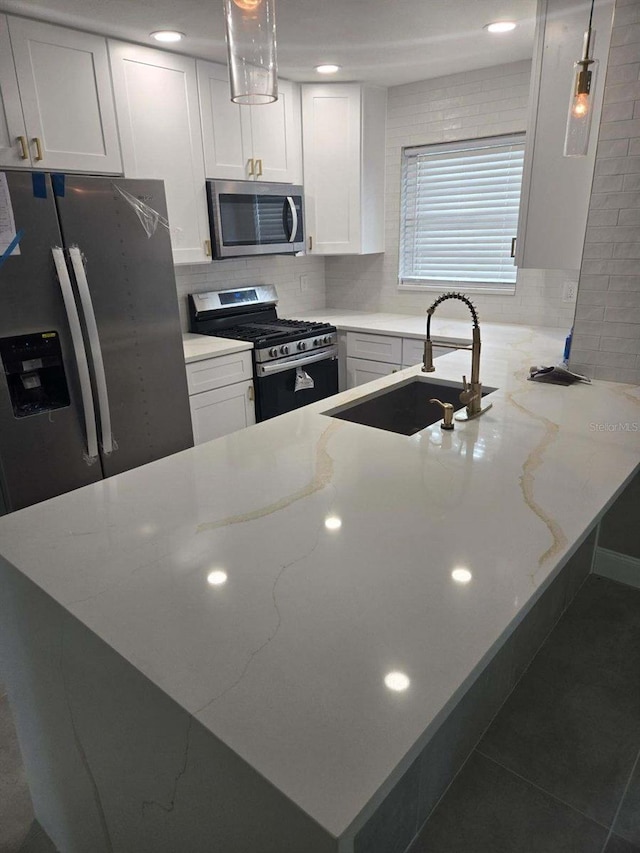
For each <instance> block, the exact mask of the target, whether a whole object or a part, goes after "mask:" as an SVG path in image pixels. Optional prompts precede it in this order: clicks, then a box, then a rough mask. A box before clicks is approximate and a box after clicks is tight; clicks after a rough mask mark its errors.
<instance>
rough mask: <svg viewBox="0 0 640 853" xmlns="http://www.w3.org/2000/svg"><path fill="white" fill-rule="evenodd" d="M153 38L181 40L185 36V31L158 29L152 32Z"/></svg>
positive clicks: (157, 39) (158, 39)
mask: <svg viewBox="0 0 640 853" xmlns="http://www.w3.org/2000/svg"><path fill="white" fill-rule="evenodd" d="M151 38H154V39H155V40H156V41H165V42H167V41H181V40H182V39H183V38H184V33H179V32H178V31H177V30H156V31H155V32H154V33H151Z"/></svg>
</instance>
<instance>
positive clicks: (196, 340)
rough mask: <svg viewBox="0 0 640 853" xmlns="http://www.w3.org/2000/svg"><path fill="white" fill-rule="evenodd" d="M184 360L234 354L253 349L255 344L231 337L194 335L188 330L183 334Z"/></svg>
mask: <svg viewBox="0 0 640 853" xmlns="http://www.w3.org/2000/svg"><path fill="white" fill-rule="evenodd" d="M182 347H183V349H184V360H185V362H186V363H187V364H190V363H191V362H192V361H204V359H205V358H217V356H219V355H232V354H233V353H234V352H243V351H244V350H248V349H253V344H251V343H247V341H234V340H232V339H230V338H216V337H212V336H211V335H194V334H193V333H192V332H186V333H185V334H183V335H182Z"/></svg>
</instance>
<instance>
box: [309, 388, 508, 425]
mask: <svg viewBox="0 0 640 853" xmlns="http://www.w3.org/2000/svg"><path fill="white" fill-rule="evenodd" d="M462 390H463V386H462V383H461V382H443V381H440V380H438V379H422V378H421V377H412V378H411V379H407V380H405V381H404V382H400V383H398V384H397V385H393V386H392V387H391V388H385V389H383V390H382V391H377V392H374V393H373V394H370V395H368V396H366V397H360V398H359V399H358V400H355V401H354V402H352V403H346V404H345V405H343V406H338V407H337V408H335V409H331V410H329V411H327V412H324V414H325V415H329V416H330V417H332V418H339V419H340V420H343V421H351V422H352V423H356V424H363V425H364V426H370V427H375V428H376V429H384V430H387V431H388V432H397V433H400V435H414V434H415V433H416V432H420V430H421V429H424V428H425V427H427V426H430V425H431V424H435V423H437V422H438V421H440V420H442V409H441V408H440V406H438V405H437V403H431V402H429V401H430V400H431V399H432V398H433V397H435V398H437V399H438V400H441V401H442V402H443V403H451V404H452V405H453V407H454V409H461V408H464V407H463V405H462V403H461V402H460V392H461V391H462ZM495 390H497V389H496V388H488V387H487V388H483V389H482V396H483V397H486V396H487V394H491V393H492V392H493V391H495Z"/></svg>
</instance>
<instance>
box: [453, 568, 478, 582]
mask: <svg viewBox="0 0 640 853" xmlns="http://www.w3.org/2000/svg"><path fill="white" fill-rule="evenodd" d="M451 577H452V578H453V580H454V581H455V582H456V583H461V584H465V583H469V581H470V580H471V578H472V577H473V575H472V574H471V572H470V571H469V569H463V568H458V569H454V570H453V571H452V572H451Z"/></svg>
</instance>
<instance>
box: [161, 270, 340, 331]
mask: <svg viewBox="0 0 640 853" xmlns="http://www.w3.org/2000/svg"><path fill="white" fill-rule="evenodd" d="M175 270H176V282H177V286H178V302H179V304H180V320H181V323H182V329H183V331H185V332H186V331H188V328H189V315H188V309H187V294H189V293H201V292H202V291H204V290H225V289H227V288H232V287H244V286H245V285H249V284H275V286H276V290H277V291H278V298H279V300H280V301H279V303H278V313H279V315H280V316H281V317H287V315H289V314H300V313H303V312H304V311H314V310H315V309H317V308H324V307H325V305H326V296H325V283H324V258H320V257H311V256H307V257H301V258H294V257H288V256H287V255H274V256H273V257H259V258H239V259H237V260H225V261H213V262H212V263H211V264H209V265H200V264H198V265H194V266H178V267H176V268H175ZM301 279H302V280H301Z"/></svg>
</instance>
